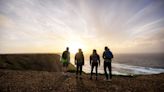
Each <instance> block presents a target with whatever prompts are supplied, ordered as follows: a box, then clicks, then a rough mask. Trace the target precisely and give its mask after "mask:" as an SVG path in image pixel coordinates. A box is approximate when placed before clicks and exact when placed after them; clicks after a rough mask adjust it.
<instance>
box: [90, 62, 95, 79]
mask: <svg viewBox="0 0 164 92" xmlns="http://www.w3.org/2000/svg"><path fill="white" fill-rule="evenodd" d="M93 68H94V66H93V64H92V65H91V77H90V79H92V74H93Z"/></svg>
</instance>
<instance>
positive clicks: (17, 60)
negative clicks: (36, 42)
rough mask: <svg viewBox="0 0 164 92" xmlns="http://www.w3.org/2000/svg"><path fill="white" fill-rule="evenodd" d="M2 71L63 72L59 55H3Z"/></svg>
mask: <svg viewBox="0 0 164 92" xmlns="http://www.w3.org/2000/svg"><path fill="white" fill-rule="evenodd" d="M0 68H1V69H16V70H41V71H54V72H60V71H61V64H60V55H58V54H1V55H0Z"/></svg>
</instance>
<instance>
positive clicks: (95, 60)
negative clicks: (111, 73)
mask: <svg viewBox="0 0 164 92" xmlns="http://www.w3.org/2000/svg"><path fill="white" fill-rule="evenodd" d="M98 65H99V66H100V56H99V55H98V54H97V51H96V50H95V49H94V50H93V53H92V55H90V66H91V76H90V79H91V80H92V75H93V69H94V67H95V71H96V80H97V76H98V74H97V73H98V71H97V68H98Z"/></svg>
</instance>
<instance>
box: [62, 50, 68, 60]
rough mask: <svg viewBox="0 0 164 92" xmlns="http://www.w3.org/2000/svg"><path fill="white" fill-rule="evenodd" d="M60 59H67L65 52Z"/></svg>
mask: <svg viewBox="0 0 164 92" xmlns="http://www.w3.org/2000/svg"><path fill="white" fill-rule="evenodd" d="M62 58H63V59H67V51H64V52H63V54H62Z"/></svg>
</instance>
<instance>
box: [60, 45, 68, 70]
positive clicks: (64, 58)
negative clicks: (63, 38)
mask: <svg viewBox="0 0 164 92" xmlns="http://www.w3.org/2000/svg"><path fill="white" fill-rule="evenodd" d="M61 62H62V64H63V67H62V71H63V72H64V73H65V72H67V68H68V65H69V63H70V52H69V47H67V48H66V50H65V51H64V52H63V53H62V58H61Z"/></svg>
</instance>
